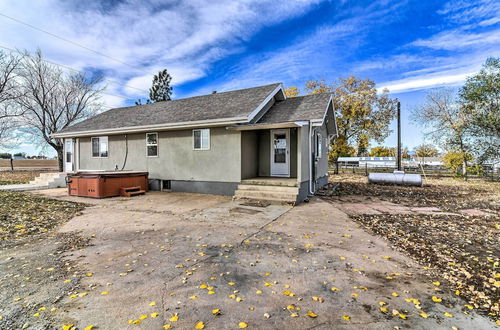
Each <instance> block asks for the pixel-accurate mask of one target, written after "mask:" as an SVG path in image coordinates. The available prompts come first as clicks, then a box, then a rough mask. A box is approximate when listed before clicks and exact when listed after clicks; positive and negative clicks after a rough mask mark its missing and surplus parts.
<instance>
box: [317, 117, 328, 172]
mask: <svg viewBox="0 0 500 330" xmlns="http://www.w3.org/2000/svg"><path fill="white" fill-rule="evenodd" d="M315 132H316V133H319V134H320V135H321V145H322V148H321V154H320V155H319V156H320V157H319V158H318V160H317V163H316V179H318V178H321V177H324V176H325V175H327V174H328V133H327V130H326V125H323V126H320V127H317V128H316V129H315Z"/></svg>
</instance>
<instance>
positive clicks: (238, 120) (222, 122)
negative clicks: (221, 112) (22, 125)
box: [51, 117, 248, 138]
mask: <svg viewBox="0 0 500 330" xmlns="http://www.w3.org/2000/svg"><path fill="white" fill-rule="evenodd" d="M246 122H248V121H247V118H246V117H233V118H221V119H211V120H198V121H187V122H180V123H172V124H157V125H145V126H130V127H118V128H107V129H100V130H86V131H76V132H75V131H69V132H63V133H54V134H52V135H51V136H52V137H53V138H72V137H84V136H96V135H115V134H130V133H141V132H148V131H167V130H178V129H188V128H196V127H213V126H227V125H235V124H242V123H246Z"/></svg>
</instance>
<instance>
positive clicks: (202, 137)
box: [193, 128, 210, 150]
mask: <svg viewBox="0 0 500 330" xmlns="http://www.w3.org/2000/svg"><path fill="white" fill-rule="evenodd" d="M193 149H194V150H209V149H210V129H209V128H203V129H194V130H193Z"/></svg>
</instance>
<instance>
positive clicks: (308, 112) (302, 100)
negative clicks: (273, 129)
mask: <svg viewBox="0 0 500 330" xmlns="http://www.w3.org/2000/svg"><path fill="white" fill-rule="evenodd" d="M330 98H331V94H329V93H322V94H313V95H305V96H297V97H292V98H288V99H286V100H283V101H277V102H276V103H275V104H274V105H273V106H272V107H271V108H270V109H269V111H268V112H267V113H266V114H265V115H264V116H262V118H261V119H260V120H259V121H258V122H257V124H276V123H284V122H295V121H304V120H309V121H317V120H321V121H323V119H324V117H325V112H326V110H327V106H328V105H329V101H330Z"/></svg>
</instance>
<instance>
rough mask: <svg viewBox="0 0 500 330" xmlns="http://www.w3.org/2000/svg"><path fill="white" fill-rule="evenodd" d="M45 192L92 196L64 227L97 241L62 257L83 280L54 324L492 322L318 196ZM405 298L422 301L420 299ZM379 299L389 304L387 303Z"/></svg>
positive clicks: (442, 325) (437, 325) (441, 325)
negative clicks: (262, 203)
mask: <svg viewBox="0 0 500 330" xmlns="http://www.w3.org/2000/svg"><path fill="white" fill-rule="evenodd" d="M37 193H40V192H37ZM41 193H42V194H45V195H49V196H52V197H55V198H62V199H70V200H78V201H84V202H87V203H88V204H90V205H91V206H89V207H88V208H87V209H85V210H84V212H83V214H82V215H81V216H78V217H75V218H73V219H72V220H71V221H69V222H68V223H66V224H65V225H64V226H63V227H61V228H60V231H61V232H63V233H75V232H78V233H79V234H80V235H82V236H84V237H89V238H90V239H91V240H90V246H87V247H85V248H82V249H78V250H74V251H72V252H70V253H67V254H66V255H65V257H66V259H67V260H68V261H69V262H71V263H72V264H74V265H75V267H76V269H77V273H75V276H78V277H80V278H81V280H80V283H79V286H78V287H77V288H76V289H75V291H74V292H68V293H67V294H66V295H65V296H64V297H63V298H62V299H61V300H60V301H59V302H58V303H57V306H58V309H57V311H55V312H54V313H53V315H54V316H53V317H54V320H56V321H55V322H56V324H54V326H55V327H60V326H61V325H62V324H75V325H77V326H78V328H83V327H85V326H88V325H91V324H93V325H96V326H98V328H100V329H162V327H163V326H164V325H166V324H170V325H171V327H172V328H178V329H192V328H194V326H195V324H196V323H197V322H199V321H202V322H204V324H205V329H235V328H238V324H239V322H245V323H247V324H248V328H253V329H284V328H289V329H308V328H318V329H331V328H338V329H344V328H345V329H352V328H358V329H388V328H394V327H396V326H398V327H400V328H403V327H405V328H406V327H411V328H416V329H430V328H432V329H450V328H451V327H452V326H457V327H458V328H475V329H483V328H484V329H486V328H490V327H491V321H490V320H488V319H486V318H484V317H482V316H479V315H476V314H475V313H473V312H471V313H469V314H463V313H462V306H461V301H459V299H458V298H456V297H453V296H452V295H451V294H448V293H446V292H444V291H441V290H440V289H439V288H438V290H437V291H436V289H435V287H434V286H433V285H432V283H430V280H429V279H428V278H427V277H426V275H425V272H426V271H425V270H424V269H422V267H421V266H419V265H418V264H416V263H415V262H414V261H412V260H410V259H409V258H408V257H406V256H404V255H402V254H401V253H399V252H397V251H394V250H393V249H391V248H390V247H389V245H388V243H387V242H386V241H385V240H383V239H382V238H379V237H375V236H373V235H371V234H369V233H367V232H366V231H364V230H363V229H362V228H360V227H359V225H357V224H356V223H354V222H353V221H351V220H350V219H349V217H348V216H347V215H346V213H345V212H343V211H342V210H341V209H339V208H338V207H336V206H334V205H332V204H330V203H327V202H324V201H322V200H320V199H316V198H313V199H312V200H311V202H310V203H304V204H301V205H299V206H296V207H293V208H292V207H290V206H286V205H269V206H267V207H253V206H246V205H243V204H242V203H238V202H235V201H231V200H230V199H229V198H227V197H221V196H211V195H197V194H176V193H148V194H147V195H145V196H140V197H136V198H132V199H122V198H112V199H105V200H89V199H83V198H75V197H68V196H66V194H65V191H63V190H53V191H44V192H41ZM86 273H92V276H85V274H86ZM48 289H49V288H48ZM49 292H50V290H49ZM103 292H105V293H107V294H102V293H103ZM393 293H397V296H394V295H393ZM72 294H76V295H77V297H75V298H71V295H72ZM78 294H84V295H83V296H79V295H78ZM432 295H438V296H440V297H441V298H442V299H443V301H442V303H434V302H432V300H431V296H432ZM314 297H316V299H314ZM405 299H419V301H421V305H420V308H421V309H418V308H417V307H416V306H415V305H414V304H413V303H411V302H408V301H406V300H405ZM381 301H383V302H385V303H386V306H387V307H388V311H389V312H388V313H384V312H381V311H380V310H379V307H380V305H379V302H381ZM153 303H154V304H153ZM290 306H292V307H290ZM287 307H288V308H287ZM214 309H219V310H220V315H213V314H212V310H214ZM393 310H397V311H398V312H400V313H404V314H405V315H406V316H407V319H401V318H400V317H398V316H393V315H392V311H393ZM308 311H312V312H314V314H316V315H317V317H314V318H311V317H309V316H307V315H306V313H307V312H308ZM420 311H425V312H426V313H428V314H429V318H427V319H424V318H422V317H421V316H419V313H420ZM445 312H450V313H452V314H453V317H452V318H447V317H444V316H443V315H444V313H445ZM154 313H158V314H154ZM293 313H296V315H297V317H294V314H293ZM175 314H177V315H178V320H177V321H175V322H174V321H171V320H170V319H171V318H172V316H173V315H175ZM143 315H145V316H146V317H145V318H143V319H141V316H143ZM265 315H267V316H269V318H268V317H266V316H265ZM153 316H155V317H153ZM343 316H349V317H350V320H349V321H347V320H345V319H344V318H343ZM129 321H130V322H131V323H129ZM138 321H139V322H138ZM134 323H137V324H134ZM33 325H35V326H36V322H35V323H33Z"/></svg>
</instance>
